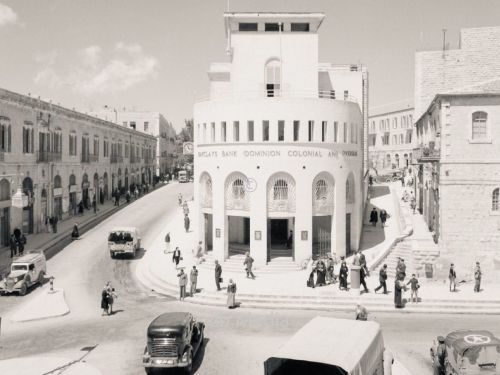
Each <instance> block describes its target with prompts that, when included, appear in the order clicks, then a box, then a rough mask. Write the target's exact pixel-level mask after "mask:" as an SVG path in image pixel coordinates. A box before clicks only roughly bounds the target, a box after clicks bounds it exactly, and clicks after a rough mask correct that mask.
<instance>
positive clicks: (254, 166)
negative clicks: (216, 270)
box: [194, 13, 368, 265]
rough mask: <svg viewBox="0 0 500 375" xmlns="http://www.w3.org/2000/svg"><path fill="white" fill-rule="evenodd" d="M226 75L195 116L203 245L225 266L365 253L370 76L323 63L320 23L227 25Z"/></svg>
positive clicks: (301, 17)
mask: <svg viewBox="0 0 500 375" xmlns="http://www.w3.org/2000/svg"><path fill="white" fill-rule="evenodd" d="M224 18H225V22H226V24H225V26H226V37H227V43H228V45H227V52H228V54H229V57H230V62H228V63H217V64H212V65H211V67H210V70H209V72H208V76H209V80H210V94H209V97H208V98H206V99H205V100H200V101H199V102H198V103H196V104H195V106H194V126H195V129H194V130H195V131H194V142H195V156H194V164H195V177H194V181H195V185H194V189H195V201H196V202H197V207H196V214H197V215H198V222H199V227H198V228H197V232H198V238H199V240H201V241H204V243H205V244H206V246H207V247H208V249H209V250H211V249H212V248H213V252H214V256H215V257H216V258H217V259H219V260H221V261H223V260H226V259H228V258H229V257H231V256H233V255H237V254H241V253H243V252H245V251H250V253H251V255H252V257H253V258H254V259H255V262H256V264H257V265H264V264H267V263H269V262H272V261H273V260H275V259H276V258H280V259H279V260H280V261H281V262H283V261H285V262H286V261H288V262H296V263H301V262H302V261H304V260H305V259H308V258H310V257H313V258H317V257H319V256H322V255H325V254H326V253H329V252H330V251H333V252H336V254H337V255H346V254H350V253H351V252H352V250H355V249H358V247H359V241H360V235H361V228H362V216H363V207H364V192H365V190H364V189H363V187H364V185H365V184H364V181H363V160H364V159H363V158H364V151H365V150H364V146H363V145H364V143H363V140H364V136H365V133H364V118H363V111H362V109H363V108H364V107H365V103H366V100H365V99H366V90H367V87H368V83H367V72H366V69H365V68H364V67H362V66H359V65H345V66H337V65H332V64H322V63H318V29H319V27H320V25H321V23H322V21H323V19H324V15H323V14H322V13H226V14H225V15H224Z"/></svg>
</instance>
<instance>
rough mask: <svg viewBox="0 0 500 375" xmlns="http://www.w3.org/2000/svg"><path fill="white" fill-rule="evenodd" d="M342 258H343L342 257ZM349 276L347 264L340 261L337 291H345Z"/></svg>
mask: <svg viewBox="0 0 500 375" xmlns="http://www.w3.org/2000/svg"><path fill="white" fill-rule="evenodd" d="M342 258H343V257H342ZM348 275H349V268H347V263H346V262H345V260H342V264H341V265H340V271H339V280H340V283H339V289H340V290H342V289H343V290H347V276H348Z"/></svg>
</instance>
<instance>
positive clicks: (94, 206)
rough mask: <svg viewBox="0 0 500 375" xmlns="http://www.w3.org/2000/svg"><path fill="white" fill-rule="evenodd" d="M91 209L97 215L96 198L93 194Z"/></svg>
mask: <svg viewBox="0 0 500 375" xmlns="http://www.w3.org/2000/svg"><path fill="white" fill-rule="evenodd" d="M92 208H93V209H94V213H95V214H97V197H96V195H95V194H94V197H93V198H92Z"/></svg>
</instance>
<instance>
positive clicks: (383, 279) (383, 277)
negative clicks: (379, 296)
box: [375, 264, 387, 294]
mask: <svg viewBox="0 0 500 375" xmlns="http://www.w3.org/2000/svg"><path fill="white" fill-rule="evenodd" d="M378 282H379V283H380V285H379V286H378V287H376V288H375V293H377V291H378V290H380V288H384V294H387V264H384V266H383V267H382V268H381V269H380V271H379V273H378Z"/></svg>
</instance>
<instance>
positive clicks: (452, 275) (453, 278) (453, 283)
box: [448, 263, 457, 292]
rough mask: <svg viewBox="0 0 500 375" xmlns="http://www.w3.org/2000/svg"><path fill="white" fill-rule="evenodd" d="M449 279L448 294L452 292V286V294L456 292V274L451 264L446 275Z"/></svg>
mask: <svg viewBox="0 0 500 375" xmlns="http://www.w3.org/2000/svg"><path fill="white" fill-rule="evenodd" d="M448 278H449V279H450V292H452V290H451V287H452V286H453V292H456V291H457V273H456V272H455V267H454V265H453V263H452V264H451V265H450V272H449V274H448Z"/></svg>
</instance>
